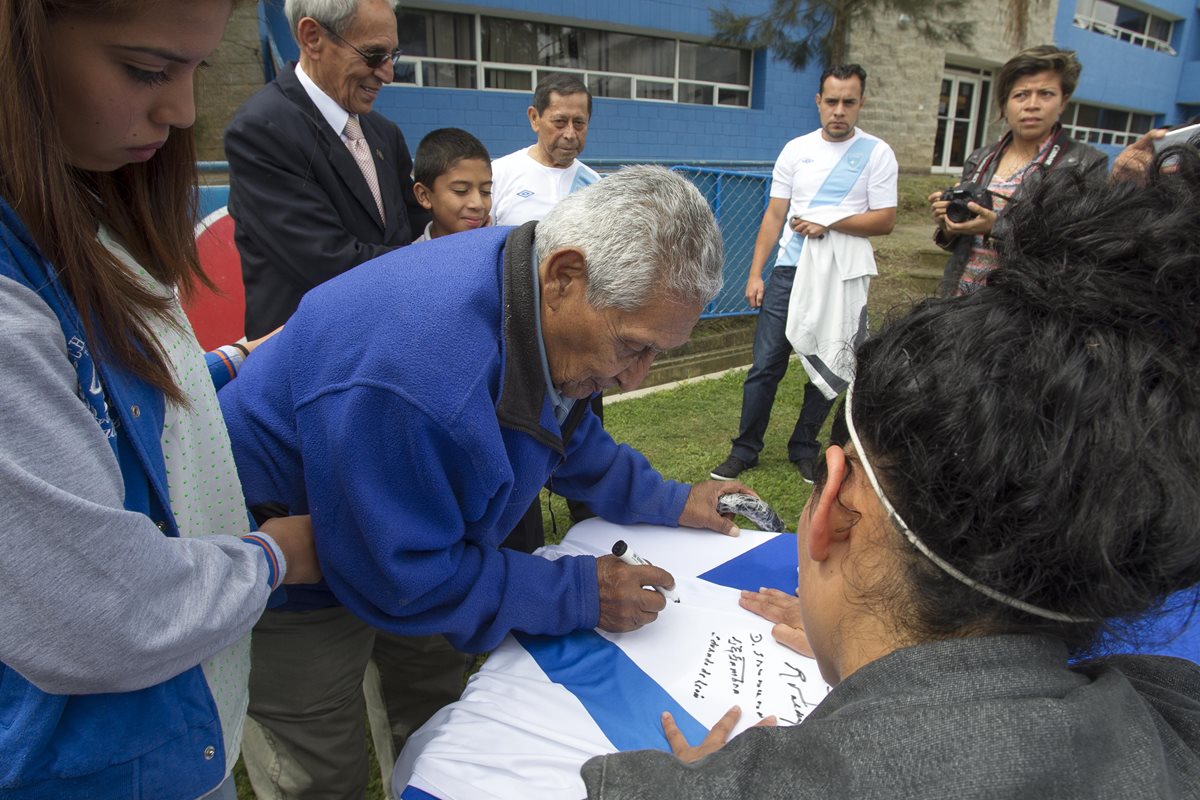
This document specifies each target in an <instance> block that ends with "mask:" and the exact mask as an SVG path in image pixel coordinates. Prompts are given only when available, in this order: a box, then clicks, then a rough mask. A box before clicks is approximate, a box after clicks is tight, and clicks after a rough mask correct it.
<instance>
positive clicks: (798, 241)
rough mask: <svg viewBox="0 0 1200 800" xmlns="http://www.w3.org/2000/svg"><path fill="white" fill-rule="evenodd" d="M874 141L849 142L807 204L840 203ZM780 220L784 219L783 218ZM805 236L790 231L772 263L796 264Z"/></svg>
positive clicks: (810, 206)
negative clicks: (785, 245)
mask: <svg viewBox="0 0 1200 800" xmlns="http://www.w3.org/2000/svg"><path fill="white" fill-rule="evenodd" d="M878 143H879V140H878V139H868V138H867V137H865V136H859V137H858V138H857V139H856V140H855V141H854V143H853V144H851V145H850V146H849V147H847V148H846V152H844V153H842V157H841V158H840V159H838V163H836V164H834V165H833V169H832V170H830V171H829V174H828V175H826V176H825V182H824V183H822V184H821V188H820V189H818V190H817V193H816V194H815V195H813V199H812V200H810V201H809V203H808V207H809V208H816V207H817V206H836V205H840V204H841V202H842V201H843V200H845V199H846V195H848V194H850V190H851V189H853V188H854V184H856V183H858V178H859V176H860V175H862V173H863V170H864V169H866V168H867V164H868V163H869V162H870V160H871V153H872V151H874V150H875V145H876V144H878ZM784 224H785V225H786V224H788V223H787V222H786V221H785V222H784ZM805 238H806V237H804V236H797V235H796V234H795V233H793V234H792V238H791V239H789V240H788V243H787V247H785V248H784V250H783V252H782V253H780V254H779V255H778V256H777V257H776V259H775V263H776V264H780V265H782V266H785V267H794V266H795V265H797V264H799V263H800V253H802V252H803V251H804V240H805Z"/></svg>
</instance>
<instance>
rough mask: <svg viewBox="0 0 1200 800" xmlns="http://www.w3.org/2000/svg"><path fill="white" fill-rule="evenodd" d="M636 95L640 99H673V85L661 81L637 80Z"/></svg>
mask: <svg viewBox="0 0 1200 800" xmlns="http://www.w3.org/2000/svg"><path fill="white" fill-rule="evenodd" d="M637 96H638V99H640V100H674V99H675V86H674V84H670V83H665V82H663V81H643V80H639V81H638V82H637Z"/></svg>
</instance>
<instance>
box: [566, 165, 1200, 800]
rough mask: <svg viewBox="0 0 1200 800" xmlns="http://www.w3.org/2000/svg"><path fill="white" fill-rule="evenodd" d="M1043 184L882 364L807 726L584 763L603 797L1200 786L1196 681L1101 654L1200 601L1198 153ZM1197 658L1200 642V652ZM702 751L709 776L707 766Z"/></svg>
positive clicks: (675, 737)
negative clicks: (993, 253)
mask: <svg viewBox="0 0 1200 800" xmlns="http://www.w3.org/2000/svg"><path fill="white" fill-rule="evenodd" d="M1179 150H1180V152H1177V153H1174V154H1173V155H1175V156H1177V157H1178V158H1179V164H1178V172H1177V173H1175V174H1159V173H1158V171H1157V170H1152V172H1151V174H1150V175H1149V177H1148V179H1147V183H1146V185H1145V186H1144V187H1141V186H1138V185H1136V184H1133V183H1114V184H1111V185H1103V186H1101V187H1098V188H1097V187H1091V186H1088V185H1087V184H1086V182H1085V178H1084V177H1082V176H1081V175H1079V174H1078V173H1075V172H1067V171H1064V172H1062V173H1057V174H1052V175H1049V176H1047V178H1046V180H1045V181H1043V182H1042V183H1041V184H1040V185H1038V186H1037V187H1036V188H1035V189H1033V190H1032V191H1030V192H1029V193H1028V194H1026V195H1025V197H1024V198H1023V199H1022V202H1021V203H1020V204H1019V205H1014V206H1013V207H1012V208H1011V211H1010V213H1011V217H1010V222H1011V227H1010V232H1011V236H1010V238H1009V239H1008V240H1007V241H1006V242H1005V243H1004V245H1003V246H1002V250H1001V259H1002V265H1003V269H1002V270H1000V271H999V272H997V273H996V275H995V277H994V278H993V279H992V280H991V281H990V282H989V284H988V285H987V286H986V287H984V288H982V289H980V290H979V291H977V292H975V293H973V294H971V295H969V296H967V297H962V298H954V299H934V300H927V301H925V302H923V303H921V304H920V305H919V306H918V307H917V308H916V309H915V310H913V311H912V313H910V314H909V315H907V316H906V317H904V318H902V319H899V320H897V321H895V322H892V323H891V324H890V325H888V326H887V327H885V329H884V330H883V331H882V332H881V333H880V334H878V335H877V336H876V337H874V338H873V339H871V340H869V341H868V342H866V343H864V344H863V345H862V346H861V347H860V348H859V349H858V353H857V356H858V366H857V372H856V377H855V380H854V382H853V384H852V386H851V388H850V390H849V391H848V392H847V395H846V402H845V404H844V415H843V417H842V419H843V420H844V427H843V428H842V431H841V433H840V435H839V433H838V432H837V431H836V430H835V435H834V439H835V441H838V442H840V443H841V444H840V445H839V444H834V445H831V446H830V447H829V448H828V452H827V454H826V457H825V462H824V464H823V465H822V466H823V467H824V469H823V470H820V471H819V475H818V477H817V481H816V485H815V488H814V492H813V495H812V497H811V498H810V500H809V502H808V504H807V506H806V507H805V510H804V512H803V514H802V517H801V520H800V524H799V530H798V533H797V544H798V548H799V557H800V574H799V588H798V590H797V597H790V596H788V595H784V594H783V593H780V592H767V593H763V594H759V593H744V594H743V600H742V605H743V606H745V607H746V608H749V609H751V610H754V611H758V612H759V613H762V614H763V615H764V616H766V617H768V619H771V620H772V621H774V622H777V623H781V624H780V625H777V626H776V635H777V637H778V638H779V639H780V640H781V641H782V642H784V643H790V644H792V646H795V647H799V648H804V649H809V648H810V649H811V652H812V654H813V655H814V656H815V658H816V660H817V662H818V664H819V666H820V668H821V674H822V675H823V676H824V678H825V679H826V681H828V682H829V683H830V684H832V685H833V686H834V688H833V690H832V691H831V692H830V693H829V695H828V696H827V697H826V698H825V699H824V701H822V703H821V704H820V705H819V706H817V707H816V708H815V709H814V710H813V711H812V712H811V713H810V714H809V715H808V717H807V718H806V719H805V720H804V721H803V722H802V723H801V724H799V725H797V726H794V727H788V728H782V727H755V728H751V729H750V730H748V731H747V732H745V733H743V734H742V735H740V736H738V737H737V738H736V739H734V740H733V741H732V742H730V743H729V744H728V745H725V743H724V742H725V737H726V736H727V734H728V731H729V730H730V729H731V728H732V725H733V722H734V721H735V720H736V717H737V715H738V711H737V710H736V709H733V710H731V712H730V714H729V715H727V717H726V719H724V720H722V722H721V723H719V724H718V725H717V726H716V727H715V728H714V729H713V731H712V732H711V733H710V734H709V736H708V738H707V739H706V740H705V741H704V742H703V743H701V744H700V745H698V746H696V747H692V746H689V745H688V743H687V742H686V741H684V740H683V738H682V736H681V735H680V734H679V732H678V730H677V728H676V727H675V725H674V723H673V721H672V720H670V718H669V717H667V716H664V728H665V730H666V732H667V735H668V739H669V741H670V742H671V744H672V747H673V749H674V751H675V753H676V755H677V756H678V758H676V757H673V756H672V755H670V754H668V753H660V752H655V751H642V752H635V753H620V754H616V755H610V756H603V757H600V758H597V759H593V760H591V761H589V762H588V763H587V764H586V765H585V766H584V768H583V776H584V779H585V782H586V783H587V787H588V791H589V795H588V796H589V797H592V798H642V797H644V798H655V799H656V800H667V799H668V798H689V799H690V800H709V799H710V798H735V797H755V798H767V797H788V798H820V800H830V798H889V800H890V799H891V798H897V797H912V798H930V797H945V798H950V797H953V798H956V799H962V798H1013V799H1014V800H1028V798H1041V797H1054V798H1096V797H1102V798H1151V797H1153V798H1197V797H1200V666H1197V664H1196V663H1193V662H1192V661H1188V660H1184V659H1182V658H1171V657H1166V656H1151V655H1109V656H1104V655H1103V654H1102V652H1101V648H1099V647H1098V644H1099V643H1100V642H1101V641H1103V642H1111V641H1113V640H1114V639H1116V638H1119V637H1120V636H1121V635H1122V634H1123V633H1128V632H1131V631H1132V632H1135V634H1136V632H1137V631H1139V630H1140V629H1141V626H1142V625H1143V624H1144V623H1145V622H1146V621H1147V620H1148V619H1149V620H1153V619H1154V618H1155V616H1156V615H1158V614H1161V613H1163V612H1164V611H1169V610H1172V609H1174V610H1179V609H1180V607H1182V608H1183V609H1184V610H1185V611H1186V610H1187V609H1190V611H1191V615H1192V616H1193V617H1194V615H1195V614H1196V613H1198V612H1197V603H1198V601H1200V525H1198V524H1197V520H1200V480H1198V476H1200V323H1198V320H1200V154H1198V153H1196V152H1194V151H1183V149H1182V148H1180V149H1179ZM1193 657H1194V658H1196V659H1200V653H1196V654H1194V656H1193ZM686 762H694V763H686Z"/></svg>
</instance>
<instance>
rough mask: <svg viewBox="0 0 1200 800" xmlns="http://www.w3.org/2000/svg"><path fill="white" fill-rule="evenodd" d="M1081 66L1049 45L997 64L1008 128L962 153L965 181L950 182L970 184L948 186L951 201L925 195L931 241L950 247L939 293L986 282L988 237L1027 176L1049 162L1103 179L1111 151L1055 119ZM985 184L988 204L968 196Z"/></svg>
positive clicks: (991, 259)
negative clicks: (1086, 140) (930, 219)
mask: <svg viewBox="0 0 1200 800" xmlns="http://www.w3.org/2000/svg"><path fill="white" fill-rule="evenodd" d="M1081 69H1082V67H1081V66H1080V64H1079V60H1078V59H1077V58H1076V57H1075V53H1074V51H1072V50H1060V49H1058V48H1057V47H1054V46H1052V45H1041V46H1039V47H1031V48H1029V49H1028V50H1024V51H1022V52H1020V53H1018V54H1017V55H1016V56H1014V57H1013V58H1011V59H1009V61H1008V63H1006V64H1005V65H1004V66H1003V67H1002V68H1001V69H1000V74H999V75H997V76H996V102H997V105H998V106H999V107H1000V114H1001V116H1003V117H1004V119H1005V121H1006V122H1007V123H1008V128H1009V129H1008V131H1007V132H1006V133H1005V134H1004V136H1002V137H1001V138H1000V141H999V142H997V143H995V144H991V145H987V146H985V147H981V148H979V149H978V150H976V151H975V152H973V153H971V155H969V156H968V157H967V160H966V163H965V164H964V165H963V176H962V182H961V183H960V184H959V185H958V186H956V187H955V189H956V190H958V189H965V190H967V191H953V190H952V192H949V193H947V194H953V195H954V196H955V202H954V203H953V204H952V203H951V200H950V199H949V198H945V197H944V195H943V193H942V192H934V193H933V194H931V195H930V196H929V202H930V204H931V206H932V208H933V218H934V220H935V221H936V222H937V224H938V229H937V231H936V233H935V234H934V241H935V242H936V243H937V245H938V246H939V247H941V248H942V249H943V250H949V251H950V258H949V260H948V261H947V262H946V272H945V275H944V276H943V279H942V289H941V293H942V295H943V296H949V295H962V294H969V293H970V292H973V291H974V290H976V289H978V288H979V287H980V286H982V285H983V284H984V283H986V282H987V276H988V274H989V273H991V272H992V270H994V269H995V268H996V248H995V246H994V244H993V243H992V239H993V238H995V237H996V236H998V235H999V233H1000V229H1001V227H1002V226H1003V210H1004V207H1005V206H1006V205H1007V204H1008V203H1009V202H1012V201H1013V200H1015V199H1017V196H1018V194H1019V192H1020V191H1021V187H1022V186H1023V185H1024V183H1025V181H1026V180H1036V179H1037V178H1038V176H1039V174H1040V173H1041V172H1043V171H1045V170H1050V169H1055V170H1057V169H1076V170H1080V171H1082V172H1083V173H1084V174H1085V175H1086V176H1087V177H1088V180H1089V181H1095V182H1102V181H1103V180H1104V179H1105V173H1106V169H1107V166H1108V156H1106V155H1105V154H1104V153H1102V152H1100V151H1099V150H1097V149H1095V148H1094V147H1090V146H1088V145H1086V144H1083V143H1082V142H1077V141H1075V140H1073V139H1071V137H1070V136H1069V135H1068V134H1067V132H1066V131H1064V130H1063V128H1062V126H1061V125H1060V124H1059V122H1058V119H1059V117H1060V116H1062V112H1063V110H1064V109H1065V108H1066V105H1067V101H1068V100H1069V99H1070V97H1071V93H1072V92H1074V91H1075V85H1076V84H1077V83H1078V81H1079V73H1080V70H1081ZM967 184H972V186H968V185H967ZM972 189H974V191H972ZM985 191H986V192H987V195H986V196H990V199H991V203H990V205H989V204H987V203H986V202H984V203H983V204H981V203H979V202H976V201H975V200H973V199H971V195H974V196H975V197H977V198H978V199H981V200H982V199H983V197H984V196H985V195H983V193H984V192H985ZM952 206H953V207H952ZM947 211H949V212H950V213H949V215H947Z"/></svg>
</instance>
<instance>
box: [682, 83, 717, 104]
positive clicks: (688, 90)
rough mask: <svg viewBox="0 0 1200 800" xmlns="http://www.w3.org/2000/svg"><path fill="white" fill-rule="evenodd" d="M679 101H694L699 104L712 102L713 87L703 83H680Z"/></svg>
mask: <svg viewBox="0 0 1200 800" xmlns="http://www.w3.org/2000/svg"><path fill="white" fill-rule="evenodd" d="M679 102H681V103H695V104H696V105H701V106H711V105H712V104H713V87H712V86H707V85H705V84H703V83H682V82H681V83H680V84H679Z"/></svg>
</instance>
